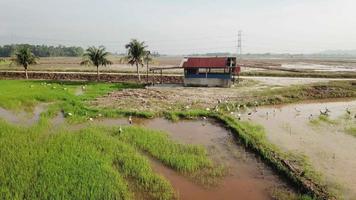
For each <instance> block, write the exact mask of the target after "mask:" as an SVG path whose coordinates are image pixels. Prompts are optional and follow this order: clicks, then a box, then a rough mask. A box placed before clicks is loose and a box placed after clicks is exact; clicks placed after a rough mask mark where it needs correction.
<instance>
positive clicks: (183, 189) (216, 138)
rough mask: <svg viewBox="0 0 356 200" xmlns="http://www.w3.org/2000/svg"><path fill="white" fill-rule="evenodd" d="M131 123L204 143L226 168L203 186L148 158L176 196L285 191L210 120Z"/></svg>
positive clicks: (212, 196) (238, 196)
mask: <svg viewBox="0 0 356 200" xmlns="http://www.w3.org/2000/svg"><path fill="white" fill-rule="evenodd" d="M94 123H97V124H102V125H111V126H113V125H114V126H123V125H128V124H129V123H128V120H127V119H118V120H115V119H104V120H102V121H98V122H94ZM133 124H134V125H141V126H144V127H147V128H152V129H156V130H162V131H165V132H166V133H168V134H169V135H170V136H171V137H172V138H173V139H175V140H177V141H180V142H182V143H187V144H199V145H204V146H205V147H207V150H208V154H209V156H210V157H211V158H212V159H213V161H214V162H215V163H219V164H222V165H224V166H225V167H226V168H227V170H228V175H227V176H226V177H225V178H222V180H221V183H220V184H219V185H218V186H216V187H213V188H206V187H204V186H202V185H199V184H196V183H195V182H194V181H192V180H190V179H189V178H187V177H184V176H182V175H180V174H179V173H177V172H175V171H174V170H172V169H170V168H168V167H166V166H164V165H163V164H162V163H160V162H158V161H152V166H153V168H154V170H155V171H156V172H157V173H160V174H161V175H163V176H164V177H165V178H167V179H168V180H169V181H170V182H171V184H172V186H173V187H174V189H175V190H176V191H177V193H178V195H179V198H180V199H207V200H209V199H214V200H215V199H226V200H228V199H251V200H252V199H271V196H270V192H271V191H272V190H273V189H275V188H279V189H281V188H282V189H287V190H289V189H288V187H287V186H286V184H285V183H283V182H282V181H281V180H280V179H279V178H278V177H277V176H276V175H275V174H274V172H272V171H271V170H270V169H269V167H267V166H266V165H265V164H264V163H263V162H261V161H260V160H259V159H257V158H256V157H255V155H254V154H252V153H250V152H247V151H245V149H244V148H243V147H242V145H240V144H237V142H236V141H235V139H234V137H233V135H232V134H231V133H230V132H229V131H227V130H226V129H225V128H223V127H222V126H220V125H219V124H217V123H214V122H213V121H211V120H199V121H179V122H176V123H172V122H170V121H168V120H165V119H159V118H158V119H152V120H142V119H141V120H139V119H136V118H133Z"/></svg>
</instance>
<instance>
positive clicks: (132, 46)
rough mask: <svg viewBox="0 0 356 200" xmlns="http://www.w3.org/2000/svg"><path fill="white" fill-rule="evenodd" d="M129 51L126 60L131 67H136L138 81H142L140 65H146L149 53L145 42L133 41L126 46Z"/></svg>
mask: <svg viewBox="0 0 356 200" xmlns="http://www.w3.org/2000/svg"><path fill="white" fill-rule="evenodd" d="M125 48H126V49H127V50H128V52H127V56H126V60H127V61H128V63H129V64H131V65H136V71H137V77H138V81H141V77H140V70H139V68H138V66H139V65H141V66H143V65H144V57H145V55H146V53H147V51H146V48H147V46H146V45H145V42H140V41H138V40H136V39H132V40H131V42H130V43H128V44H126V45H125Z"/></svg>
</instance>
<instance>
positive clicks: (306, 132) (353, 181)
mask: <svg viewBox="0 0 356 200" xmlns="http://www.w3.org/2000/svg"><path fill="white" fill-rule="evenodd" d="M326 110H328V111H329V112H328V113H327V114H328V115H329V116H328V117H327V118H320V119H319V116H320V114H321V113H325V111H326ZM349 113H350V114H349ZM355 115H356V101H355V100H348V101H343V102H329V101H325V102H306V103H303V104H291V105H284V106H283V105H282V106H274V107H273V106H270V107H263V108H257V109H256V111H250V112H248V113H246V114H244V115H243V116H242V120H251V121H252V122H254V123H257V124H260V125H262V126H263V127H264V128H265V130H266V133H267V137H268V139H269V140H270V141H271V142H272V143H275V144H277V145H278V146H280V147H282V148H283V149H284V150H290V151H295V152H300V153H303V154H305V155H306V156H307V157H308V158H310V161H311V162H312V164H313V166H314V167H315V168H316V169H317V170H318V171H320V172H322V173H323V174H324V175H325V177H326V179H327V181H329V182H330V183H338V184H340V185H341V187H342V193H343V194H345V198H346V199H355V198H356V137H354V136H351V135H349V134H346V133H345V128H346V127H347V126H350V125H355V124H356V118H355Z"/></svg>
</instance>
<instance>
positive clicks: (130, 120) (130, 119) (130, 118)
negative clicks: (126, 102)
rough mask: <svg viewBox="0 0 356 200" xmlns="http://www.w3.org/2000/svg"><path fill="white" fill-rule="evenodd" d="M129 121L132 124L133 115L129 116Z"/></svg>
mask: <svg viewBox="0 0 356 200" xmlns="http://www.w3.org/2000/svg"><path fill="white" fill-rule="evenodd" d="M129 123H130V124H132V117H131V115H130V116H129Z"/></svg>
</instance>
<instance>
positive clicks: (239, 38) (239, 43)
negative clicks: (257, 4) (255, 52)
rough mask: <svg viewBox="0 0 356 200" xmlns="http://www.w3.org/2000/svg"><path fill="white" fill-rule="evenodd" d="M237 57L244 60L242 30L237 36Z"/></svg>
mask: <svg viewBox="0 0 356 200" xmlns="http://www.w3.org/2000/svg"><path fill="white" fill-rule="evenodd" d="M237 57H238V58H239V60H241V59H242V31H241V30H240V31H239V32H238V34H237Z"/></svg>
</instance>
